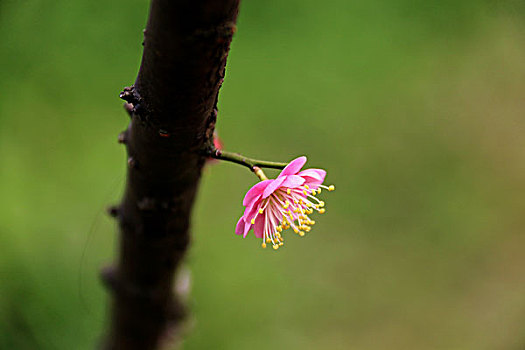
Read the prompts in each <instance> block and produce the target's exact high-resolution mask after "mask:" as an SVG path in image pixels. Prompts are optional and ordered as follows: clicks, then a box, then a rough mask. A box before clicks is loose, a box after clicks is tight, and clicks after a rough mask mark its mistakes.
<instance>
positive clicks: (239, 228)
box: [235, 217, 244, 235]
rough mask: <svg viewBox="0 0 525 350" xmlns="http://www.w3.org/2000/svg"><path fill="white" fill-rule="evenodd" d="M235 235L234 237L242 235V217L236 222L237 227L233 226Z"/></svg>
mask: <svg viewBox="0 0 525 350" xmlns="http://www.w3.org/2000/svg"><path fill="white" fill-rule="evenodd" d="M235 234H236V235H243V234H244V217H241V218H240V219H239V221H237V226H235Z"/></svg>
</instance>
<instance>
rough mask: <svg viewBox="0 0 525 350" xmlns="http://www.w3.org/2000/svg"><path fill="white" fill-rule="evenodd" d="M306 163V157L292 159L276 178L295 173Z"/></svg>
mask: <svg viewBox="0 0 525 350" xmlns="http://www.w3.org/2000/svg"><path fill="white" fill-rule="evenodd" d="M305 163H306V157H305V156H302V157H299V158H295V159H294V160H292V161H291V162H290V163H289V164H288V165H287V166H286V167H285V168H284V169H283V171H281V173H280V174H279V176H278V178H279V177H281V176H285V175H295V174H297V173H298V172H299V170H301V168H302V167H303V166H304V164H305Z"/></svg>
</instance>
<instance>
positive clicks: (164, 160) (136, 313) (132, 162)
mask: <svg viewBox="0 0 525 350" xmlns="http://www.w3.org/2000/svg"><path fill="white" fill-rule="evenodd" d="M238 7H239V0H153V1H152V4H151V8H150V14H149V19H148V23H147V26H146V30H145V31H144V52H143V56H142V63H141V66H140V71H139V74H138V77H137V80H136V82H135V85H134V86H131V87H129V88H125V89H124V92H122V93H121V98H123V99H124V100H126V101H127V103H126V104H125V108H126V110H127V111H128V112H129V114H130V116H131V122H130V124H129V126H128V129H127V130H126V131H124V132H123V133H122V134H121V135H120V136H119V141H120V142H121V143H124V144H125V145H126V148H127V153H128V173H127V184H126V191H125V194H124V198H123V200H122V203H121V204H120V205H119V206H117V207H114V208H112V210H111V211H110V213H111V214H112V215H113V216H115V217H116V218H117V219H118V221H119V225H120V244H119V257H118V260H117V263H116V266H115V267H111V268H107V269H105V270H104V271H103V272H102V278H103V280H104V282H105V284H106V285H107V286H108V288H109V289H110V291H111V292H112V297H113V300H112V308H111V321H110V322H111V325H110V329H109V333H108V334H107V336H106V338H105V341H104V344H103V348H105V349H126V350H129V349H157V348H159V347H160V346H161V345H163V344H164V343H165V341H166V339H168V338H169V337H170V335H173V333H174V332H176V331H177V326H178V325H180V323H181V321H182V318H183V316H184V307H183V305H182V303H181V302H180V300H178V299H177V296H176V295H175V294H174V292H173V285H174V277H175V272H176V270H177V267H178V266H179V265H180V263H181V261H182V259H183V258H184V254H185V252H186V249H187V248H188V244H189V242H190V235H189V232H188V228H189V226H190V215H191V208H192V205H193V201H194V199H195V193H196V191H197V187H198V184H199V178H200V174H201V170H202V167H203V165H204V162H205V161H206V159H205V157H204V156H203V153H202V152H201V151H202V150H203V149H204V147H205V145H207V144H209V143H210V141H211V139H212V137H213V131H214V127H215V121H216V117H217V97H218V92H219V88H220V86H221V84H222V81H223V78H224V68H225V64H226V58H227V55H228V50H229V45H230V42H231V39H232V36H233V33H234V32H235V21H236V18H237V13H238Z"/></svg>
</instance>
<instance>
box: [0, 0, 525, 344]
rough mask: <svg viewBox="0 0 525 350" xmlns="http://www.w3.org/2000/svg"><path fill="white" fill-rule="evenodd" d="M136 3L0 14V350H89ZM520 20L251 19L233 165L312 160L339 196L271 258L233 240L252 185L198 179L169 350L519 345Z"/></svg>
mask: <svg viewBox="0 0 525 350" xmlns="http://www.w3.org/2000/svg"><path fill="white" fill-rule="evenodd" d="M148 6H149V5H148V2H147V1H146V0H127V1H124V0H117V1H100V0H98V1H67V0H57V1H42V0H28V1H13V0H5V1H2V2H1V3H0V38H1V40H0V53H1V55H0V348H1V349H53V350H54V349H92V348H93V347H94V346H95V344H96V343H97V341H98V340H99V339H100V335H101V334H102V332H103V330H104V329H105V327H106V326H107V320H106V316H107V307H108V298H107V295H106V293H105V291H104V290H103V289H102V287H101V285H100V283H99V280H98V276H97V274H98V270H99V268H100V267H101V266H104V265H105V264H108V263H110V262H111V261H112V260H113V257H114V253H115V237H116V225H115V223H114V222H113V221H112V220H110V219H109V218H107V217H106V215H105V214H104V208H105V207H106V206H107V205H108V204H111V203H115V202H117V201H118V199H119V197H120V195H121V193H122V189H123V186H124V173H125V153H124V148H123V147H121V146H120V145H118V144H117V142H116V139H117V134H118V133H119V132H120V131H121V130H123V129H124V128H125V126H126V125H127V122H128V118H127V115H126V113H125V112H124V110H123V109H122V101H121V100H119V98H118V94H119V92H120V91H121V89H122V88H123V87H124V86H127V85H130V84H131V83H133V81H134V79H135V76H136V73H137V69H138V66H139V63H140V57H141V52H142V47H141V40H142V28H143V27H144V24H145V21H146V16H147V10H148ZM524 19H525V6H524V3H523V2H522V1H518V0H516V1H495V0H492V1H489V0H487V1H482V0H462V1H457V0H446V1H409V0H371V1H357V0H352V1H348V0H333V1H324V2H320V1H306V0H283V1H248V0H246V1H244V2H243V3H242V7H241V13H240V17H239V22H238V31H237V33H236V35H235V37H234V41H233V44H232V50H231V54H230V58H229V61H228V68H227V76H226V81H225V84H224V86H223V88H222V90H221V95H220V112H219V121H218V131H219V134H220V137H221V138H222V140H223V142H224V143H225V145H226V148H227V149H229V150H232V151H239V152H243V153H245V154H246V155H251V156H254V157H259V158H265V159H270V160H281V161H287V160H290V159H293V158H294V157H296V156H299V155H303V154H306V155H307V156H308V157H309V163H308V165H309V166H311V167H323V168H325V169H327V171H328V176H327V182H328V183H334V184H335V185H336V188H337V189H336V191H335V192H331V193H327V192H326V193H324V194H323V195H322V196H323V197H324V199H325V202H326V203H327V212H326V213H325V214H324V215H323V216H322V217H316V218H315V219H316V221H317V225H316V227H315V228H314V229H313V230H312V231H311V232H310V233H309V234H308V235H307V236H306V237H305V238H299V237H297V236H295V235H292V234H288V236H287V237H288V238H287V239H286V245H285V247H284V249H280V250H279V251H278V252H274V251H273V250H272V249H266V250H263V249H261V248H260V242H259V240H257V239H255V238H254V237H253V236H250V237H249V238H247V239H244V240H243V239H242V238H240V237H238V236H235V235H234V227H235V224H236V221H237V219H238V217H239V216H240V215H241V213H242V206H241V201H242V198H243V195H244V192H245V191H246V190H247V189H248V188H249V187H250V186H251V185H253V184H254V182H255V181H256V178H255V177H254V176H253V175H252V174H251V173H249V172H248V171H247V170H245V169H244V168H242V167H240V166H237V165H234V164H215V165H211V166H208V167H207V168H206V169H205V171H204V175H203V179H202V186H201V188H200V192H199V196H198V200H197V203H196V206H195V211H194V216H193V245H192V247H191V251H190V252H189V254H188V259H187V268H189V269H190V270H191V273H192V276H193V277H192V278H193V290H192V295H191V298H190V301H189V302H190V305H191V309H192V314H193V316H192V318H191V320H190V323H191V324H192V331H191V332H190V333H189V335H188V336H187V338H186V340H185V342H184V349H188V350H189V349H305V350H306V349H365V350H366V349H477V350H479V349H524V348H525V271H524V268H525V253H524V248H525V235H524V227H525V215H524V214H525V203H524V194H525V181H524V179H525V136H524V135H525V118H524V116H525V22H524Z"/></svg>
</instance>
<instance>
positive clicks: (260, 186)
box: [242, 180, 273, 207]
mask: <svg viewBox="0 0 525 350" xmlns="http://www.w3.org/2000/svg"><path fill="white" fill-rule="evenodd" d="M272 181H273V180H264V181H261V182H258V183H256V184H255V185H253V187H252V188H250V189H249V190H248V192H247V193H246V196H244V200H243V201H242V205H244V206H245V207H246V206H248V204H250V203H251V202H252V201H253V200H254V199H256V198H257V196H258V195H260V194H261V193H263V191H264V190H265V189H266V187H267V186H268V185H269V184H271V183H272Z"/></svg>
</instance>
